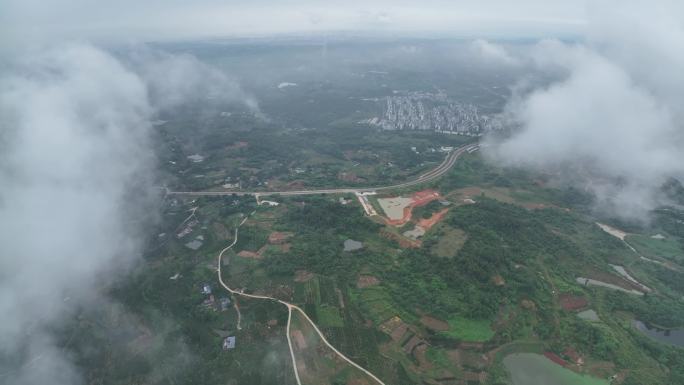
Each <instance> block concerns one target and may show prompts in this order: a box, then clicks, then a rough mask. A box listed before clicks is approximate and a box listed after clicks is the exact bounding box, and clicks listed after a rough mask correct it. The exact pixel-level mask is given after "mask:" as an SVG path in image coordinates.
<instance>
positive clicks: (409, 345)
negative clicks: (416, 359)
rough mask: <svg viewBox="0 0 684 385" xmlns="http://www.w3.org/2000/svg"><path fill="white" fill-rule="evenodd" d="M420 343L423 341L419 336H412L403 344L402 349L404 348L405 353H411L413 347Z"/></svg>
mask: <svg viewBox="0 0 684 385" xmlns="http://www.w3.org/2000/svg"><path fill="white" fill-rule="evenodd" d="M421 343H424V341H423V340H422V339H420V337H418V336H413V337H411V339H410V340H408V342H407V343H406V344H405V345H404V347H403V348H402V349H404V352H406V353H407V354H411V353H412V352H413V349H414V348H415V347H416V346H418V344H421Z"/></svg>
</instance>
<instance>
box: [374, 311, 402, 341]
mask: <svg viewBox="0 0 684 385" xmlns="http://www.w3.org/2000/svg"><path fill="white" fill-rule="evenodd" d="M379 329H380V330H381V331H383V332H384V333H386V334H389V335H390V337H391V338H392V340H393V341H394V342H399V341H401V339H402V337H403V336H404V334H406V332H407V330H408V325H406V324H405V323H404V321H402V320H401V318H399V317H397V316H394V317H392V318H390V319H388V320H387V321H385V322H383V323H382V324H380V326H379Z"/></svg>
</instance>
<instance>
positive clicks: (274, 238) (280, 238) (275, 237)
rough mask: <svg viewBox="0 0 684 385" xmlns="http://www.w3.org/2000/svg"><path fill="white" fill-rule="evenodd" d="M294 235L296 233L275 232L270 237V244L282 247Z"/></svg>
mask: <svg viewBox="0 0 684 385" xmlns="http://www.w3.org/2000/svg"><path fill="white" fill-rule="evenodd" d="M293 235H294V233H290V232H283V231H274V232H272V233H271V234H269V235H268V243H270V244H272V245H280V244H283V243H285V241H286V240H287V239H288V238H290V237H292V236H293Z"/></svg>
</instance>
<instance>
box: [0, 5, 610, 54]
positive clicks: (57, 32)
mask: <svg viewBox="0 0 684 385" xmlns="http://www.w3.org/2000/svg"><path fill="white" fill-rule="evenodd" d="M598 2H602V1H598ZM592 3H596V1H595V2H592ZM586 13H587V12H586V7H585V0H577V1H566V0H519V1H510V0H484V1H483V0H461V1H458V0H422V1H406V0H363V1H361V0H348V1H344V2H333V1H308V0H250V1H235V0H224V1H219V0H193V1H187V0H147V1H141V0H119V1H97V0H3V1H1V2H0V28H5V29H6V30H5V31H4V32H3V33H1V34H0V39H2V40H3V42H4V43H5V44H8V43H11V44H14V45H16V44H23V43H25V42H26V41H35V40H51V39H64V38H79V39H89V40H101V39H104V40H112V39H115V40H167V39H193V38H204V37H223V36H255V35H256V36H264V35H273V34H298V33H308V32H317V31H371V32H383V33H396V32H401V33H417V32H432V33H441V34H449V35H463V36H478V37H480V36H484V37H502V36H506V37H530V36H533V37H539V36H567V35H576V34H578V33H581V31H582V29H583V26H584V25H585V21H586Z"/></svg>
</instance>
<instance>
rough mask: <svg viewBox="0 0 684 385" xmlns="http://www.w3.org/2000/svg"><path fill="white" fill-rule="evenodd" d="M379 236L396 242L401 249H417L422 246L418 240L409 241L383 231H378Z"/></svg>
mask: <svg viewBox="0 0 684 385" xmlns="http://www.w3.org/2000/svg"><path fill="white" fill-rule="evenodd" d="M380 235H381V236H382V237H384V238H387V239H391V240H393V241H396V242H397V243H398V244H399V247H401V248H402V249H409V248H418V247H420V246H421V245H422V244H423V243H422V242H421V241H419V240H411V239H408V238H405V237H403V236H401V235H399V234H396V233H393V232H391V231H388V230H385V229H381V230H380Z"/></svg>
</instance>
